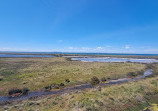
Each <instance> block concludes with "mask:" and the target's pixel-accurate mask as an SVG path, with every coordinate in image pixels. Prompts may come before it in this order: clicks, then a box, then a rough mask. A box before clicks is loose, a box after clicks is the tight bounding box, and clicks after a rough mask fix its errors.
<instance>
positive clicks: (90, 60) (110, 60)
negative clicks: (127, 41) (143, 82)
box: [71, 57, 158, 63]
mask: <svg viewBox="0 0 158 111" xmlns="http://www.w3.org/2000/svg"><path fill="white" fill-rule="evenodd" d="M71 60H77V61H83V62H138V63H154V62H158V60H156V59H134V58H113V57H104V58H71Z"/></svg>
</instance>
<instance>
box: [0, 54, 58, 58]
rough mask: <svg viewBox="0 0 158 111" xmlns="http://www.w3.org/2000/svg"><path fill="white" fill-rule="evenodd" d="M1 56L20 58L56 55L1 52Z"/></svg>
mask: <svg viewBox="0 0 158 111" xmlns="http://www.w3.org/2000/svg"><path fill="white" fill-rule="evenodd" d="M0 57H14V58H20V57H27V58H29V57H55V56H52V55H22V54H0Z"/></svg>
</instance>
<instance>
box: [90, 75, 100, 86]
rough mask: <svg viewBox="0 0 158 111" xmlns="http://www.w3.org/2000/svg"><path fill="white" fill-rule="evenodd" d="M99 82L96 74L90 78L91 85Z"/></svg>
mask: <svg viewBox="0 0 158 111" xmlns="http://www.w3.org/2000/svg"><path fill="white" fill-rule="evenodd" d="M99 83H100V81H99V79H98V78H97V77H96V76H94V77H92V78H91V84H92V85H97V84H99Z"/></svg>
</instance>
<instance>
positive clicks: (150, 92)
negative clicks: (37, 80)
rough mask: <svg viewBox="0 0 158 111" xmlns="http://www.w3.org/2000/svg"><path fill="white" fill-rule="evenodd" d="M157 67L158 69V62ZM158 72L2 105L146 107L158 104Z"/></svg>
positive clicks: (91, 110)
mask: <svg viewBox="0 0 158 111" xmlns="http://www.w3.org/2000/svg"><path fill="white" fill-rule="evenodd" d="M155 66H156V71H155V72H158V65H155ZM157 98H158V76H157V75H155V76H153V77H149V78H146V79H143V80H142V81H136V82H130V83H125V84H117V85H113V86H107V87H104V88H101V89H100V88H94V89H90V90H86V91H77V92H73V93H69V94H67V93H66V94H63V95H55V96H47V97H44V98H32V99H29V100H26V101H22V102H15V103H11V104H7V105H5V106H2V107H1V108H0V110H2V111H3V110H4V109H7V110H9V111H18V110H20V111H142V110H143V109H144V108H146V107H148V106H149V105H150V104H158V99H157Z"/></svg>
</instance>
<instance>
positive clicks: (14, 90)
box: [8, 88, 29, 96]
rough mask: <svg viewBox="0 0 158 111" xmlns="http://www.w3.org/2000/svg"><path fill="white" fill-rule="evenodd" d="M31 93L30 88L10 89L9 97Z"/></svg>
mask: <svg viewBox="0 0 158 111" xmlns="http://www.w3.org/2000/svg"><path fill="white" fill-rule="evenodd" d="M28 92H29V89H28V88H23V89H10V90H9V91H8V95H10V96H11V95H13V94H18V93H19V94H23V95H25V94H27V93H28Z"/></svg>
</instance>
